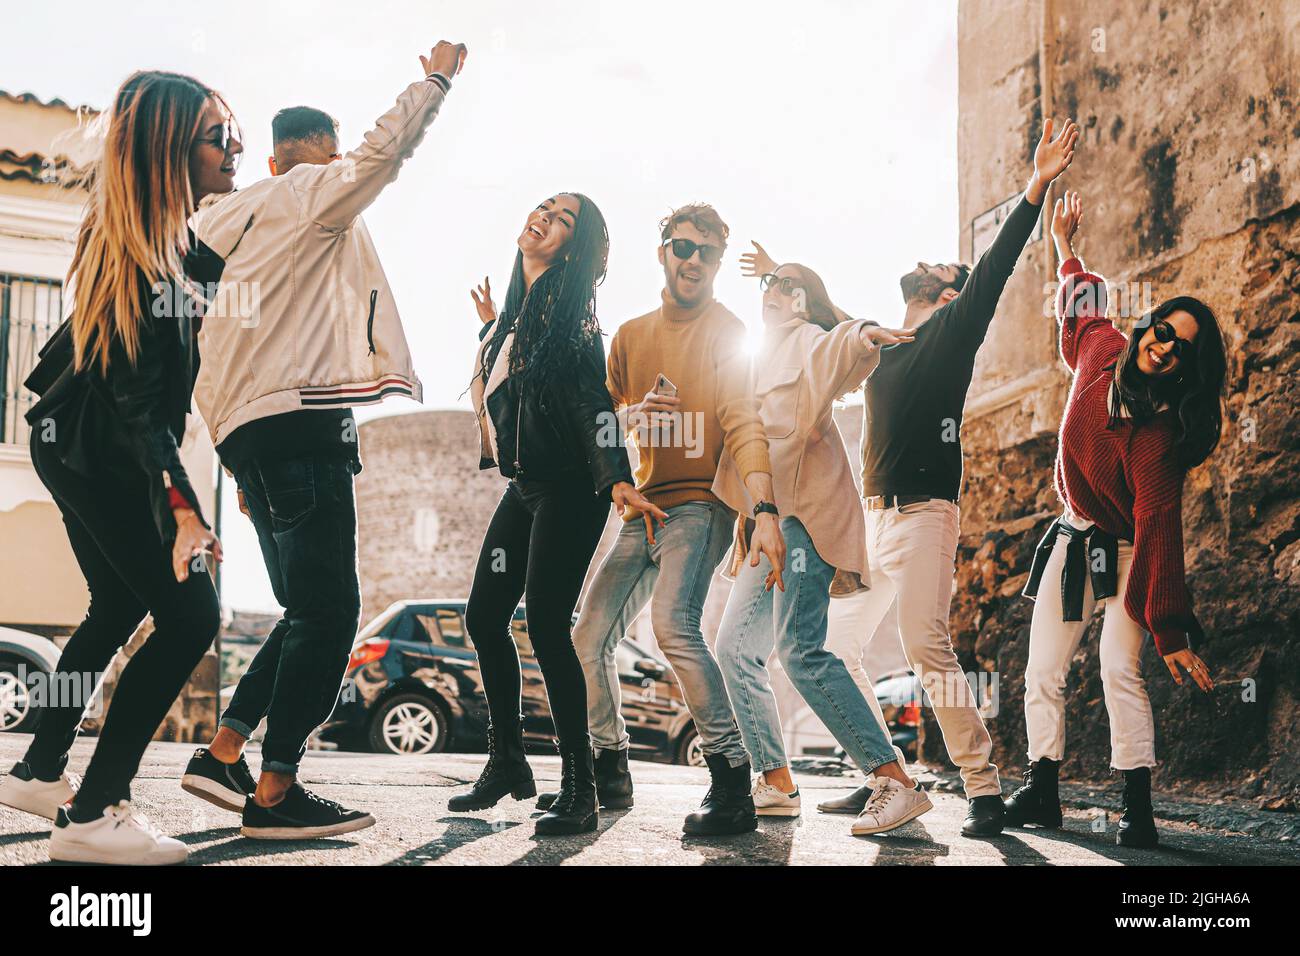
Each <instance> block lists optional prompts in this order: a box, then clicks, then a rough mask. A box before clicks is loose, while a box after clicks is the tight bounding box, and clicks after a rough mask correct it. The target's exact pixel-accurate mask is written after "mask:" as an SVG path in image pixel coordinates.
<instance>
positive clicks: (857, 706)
mask: <svg viewBox="0 0 1300 956" xmlns="http://www.w3.org/2000/svg"><path fill="white" fill-rule="evenodd" d="M781 533H782V534H783V535H784V536H785V545H786V567H785V574H784V576H783V579H784V584H785V590H784V591H781V590H778V589H777V588H775V587H774V588H773V589H772V590H770V591H769V590H767V586H766V581H767V575H768V571H769V570H770V569H771V565H770V564H769V563H768V560H767V558H766V557H763V558H760V559H759V563H758V566H757V567H752V566H751V565H750V563H749V561H745V562H744V563H743V564H742V565H741V570H740V572H739V574H737V575H736V583H735V584H734V585H733V586H732V589H731V596H730V598H729V599H728V601H727V609H726V611H725V612H723V615H722V625H721V627H720V628H719V629H718V645H717V651H718V662H719V663H720V664H721V665H722V675H723V677H724V678H725V679H726V682H727V691H728V693H730V695H731V703H732V705H733V706H734V707H735V709H736V719H737V720H738V722H739V724H740V732H741V735H742V736H743V737H744V740H745V748H746V749H747V750H748V751H749V755H750V758H751V759H752V761H753V765H754V769H755V770H756V771H760V772H761V771H766V770H775V769H776V768H777V767H785V766H788V765H789V760H788V759H787V757H786V754H785V746H784V744H783V740H782V732H781V716H780V714H779V713H778V712H777V706H776V697H775V696H773V694H772V687H771V684H770V683H769V680H768V672H767V661H768V658H770V657H771V656H772V652H773V650H774V649H775V651H776V653H777V655H778V657H779V659H780V661H781V666H782V667H783V668H785V672H786V674H787V675H789V677H790V681H791V683H793V684H794V686H795V690H797V691H798V692H799V695H800V696H801V697H802V698H803V699H804V701H806V702H807V704H808V706H809V707H810V708H812V711H813V713H815V714H816V715H817V717H818V718H819V719H820V720H821V722H822V723H823V724H825V725H826V729H827V730H829V731H830V732H831V736H833V737H834V738H835V739H836V741H838V742H839V744H840V746H841V747H843V748H844V751H845V753H847V754H848V755H849V757H850V759H852V760H853V762H854V763H856V764H857V765H858V766H859V767H861V768H862V770H864V771H865V772H867V773H871V772H872V771H873V770H875V769H876V768H877V767H880V766H883V765H884V764H887V763H890V762H891V761H894V760H896V759H897V755H896V754H895V751H894V747H893V744H892V743H891V742H890V739H889V735H888V734H887V733H886V732H885V731H884V730H883V729H882V727H881V724H880V723H879V722H878V721H877V720H876V717H875V715H874V714H873V713H872V710H871V707H870V705H869V704H868V703H867V701H866V699H865V698H864V697H863V694H862V691H861V690H860V689H859V688H858V685H857V684H856V683H855V682H854V680H853V677H852V675H851V674H849V670H848V668H847V667H845V666H844V662H843V661H842V660H840V659H839V658H838V657H836V656H835V655H834V654H832V653H831V652H830V651H828V650H826V614H827V608H828V605H829V604H830V585H831V578H833V577H834V576H835V568H833V567H832V566H831V565H829V564H827V563H826V562H825V561H823V560H822V558H821V555H819V554H818V553H817V549H816V548H815V547H814V546H813V542H812V539H811V538H810V537H809V536H808V531H807V529H806V528H805V527H804V526H803V523H802V522H801V521H800V520H799V519H798V518H795V517H786V518H782V519H781Z"/></svg>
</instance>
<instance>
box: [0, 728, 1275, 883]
mask: <svg viewBox="0 0 1300 956" xmlns="http://www.w3.org/2000/svg"><path fill="white" fill-rule="evenodd" d="M27 740H28V738H27V737H26V736H24V735H17V734H6V735H2V736H0V766H2V767H4V768H8V767H10V766H12V764H13V763H14V761H16V760H17V759H18V758H19V757H20V756H21V755H22V752H23V750H24V748H25V747H26V745H27ZM93 746H94V741H93V740H89V739H83V740H81V741H79V742H78V743H77V746H76V748H75V749H74V751H73V756H72V767H73V769H74V770H81V769H82V768H84V766H85V764H86V761H87V759H88V758H89V754H90V751H91V748H92V747H93ZM193 750H194V747H193V745H190V744H167V743H155V744H152V745H151V746H150V748H149V751H148V753H147V754H146V755H145V759H144V763H143V765H142V766H141V770H140V775H139V776H138V777H137V779H136V782H135V785H134V789H133V793H134V798H135V803H136V805H137V806H138V807H139V808H140V809H141V810H143V811H144V812H145V813H146V814H147V815H148V816H149V817H150V819H151V820H153V821H154V822H155V823H156V824H157V825H158V826H159V827H160V829H162V830H163V832H165V833H168V834H171V835H174V836H176V837H178V838H179V839H181V840H183V841H184V842H185V843H187V844H188V845H189V847H190V851H191V854H190V863H191V865H208V866H211V865H219V864H224V865H229V864H242V865H258V866H271V865H277V864H307V865H317V866H319V865H346V864H362V865H375V864H396V865H426V864H434V863H437V864H519V865H525V864H558V863H565V864H588V865H594V864H669V865H676V866H693V865H700V864H828V863H829V864H851V865H872V864H877V865H881V864H910V865H937V866H960V865H995V866H1011V865H1017V866H1018V865H1057V866H1060V865H1083V866H1147V865H1163V866H1188V865H1190V866H1198V865H1202V866H1203V865H1224V864H1227V865H1233V864H1246V865H1258V864H1270V863H1271V864H1292V865H1294V864H1297V863H1300V848H1297V847H1296V846H1295V845H1294V844H1292V843H1286V842H1278V841H1276V840H1266V839H1260V838H1257V837H1252V836H1247V835H1243V834H1232V833H1228V832H1224V831H1220V830H1213V829H1207V828H1202V827H1198V826H1194V825H1192V826H1189V825H1186V824H1178V823H1170V824H1165V823H1162V824H1161V842H1162V844H1163V845H1162V847H1161V848H1160V849H1159V850H1152V851H1143V850H1126V849H1121V848H1119V847H1117V846H1115V843H1114V817H1113V816H1112V817H1111V822H1110V823H1109V825H1108V828H1107V831H1106V832H1096V830H1095V829H1094V826H1095V824H1094V821H1093V818H1092V817H1091V815H1089V814H1088V813H1086V812H1081V811H1069V816H1068V819H1067V823H1066V828H1065V830H1064V831H1058V832H1050V831H1038V830H1023V831H1010V832H1009V833H1007V834H1004V835H1003V836H1001V837H998V838H994V839H984V840H973V839H967V838H964V837H962V836H961V835H960V833H959V827H960V825H961V820H962V816H963V814H964V813H965V810H966V802H965V800H964V799H962V798H961V797H960V796H958V795H957V794H954V793H948V792H940V791H939V790H938V789H935V790H932V791H931V799H932V800H933V801H934V804H935V807H934V809H933V810H931V811H930V812H929V813H928V814H926V815H925V816H923V817H921V818H920V819H918V820H916V821H913V822H912V823H910V824H908V825H906V826H905V827H903V828H901V829H899V830H895V831H893V832H892V833H889V834H885V835H883V836H878V837H853V836H851V835H850V834H849V824H850V822H851V818H849V817H844V816H830V815H826V814H820V813H817V812H816V804H817V802H818V801H819V800H821V799H824V798H825V797H827V796H828V795H837V794H840V793H843V792H845V791H846V790H848V789H850V788H852V787H853V786H856V783H857V781H856V779H855V778H851V777H828V776H823V775H813V774H799V775H797V777H798V783H799V787H800V790H801V791H802V793H803V807H804V814H803V816H802V817H799V818H797V819H779V818H760V822H759V829H758V832H756V833H751V834H746V835H744V836H741V837H734V838H725V839H708V840H705V839H695V838H690V837H685V836H683V835H682V832H681V824H682V817H683V815H684V814H686V813H687V812H689V811H690V810H691V809H693V808H694V807H695V806H696V804H697V803H698V801H699V798H700V797H701V796H702V795H703V792H704V789H705V787H706V786H707V777H708V775H707V773H706V772H705V771H703V770H698V769H695V768H689V767H671V766H664V765H660V764H651V763H644V762H634V763H633V765H632V772H633V777H634V778H635V781H636V806H635V808H634V809H632V810H629V811H622V812H614V813H604V814H602V815H601V820H600V828H599V830H598V831H597V832H596V833H591V834H584V835H581V836H576V837H563V838H550V839H544V840H539V839H535V838H534V837H533V827H532V820H533V819H534V817H535V816H536V811H534V809H533V806H532V801H528V802H526V803H516V802H514V801H512V800H510V799H509V798H507V799H506V800H505V801H503V802H502V803H500V804H498V805H497V807H496V808H494V809H493V810H489V811H485V812H482V813H475V814H452V813H449V812H448V811H447V800H448V799H449V798H450V797H451V796H452V795H453V794H455V793H457V792H459V791H461V790H462V789H463V788H464V786H465V785H466V784H467V783H468V782H469V781H472V780H473V779H474V778H475V777H476V776H477V775H478V772H479V769H480V768H481V767H482V765H483V760H484V758H483V757H482V756H481V755H470V754H437V755H432V756H427V757H392V756H379V755H374V754H350V753H333V752H312V753H309V754H308V756H307V758H306V760H305V762H304V764H303V771H302V780H303V782H304V783H305V784H306V785H308V786H309V787H311V788H312V789H314V790H317V791H318V792H319V793H321V794H322V795H324V796H326V797H329V798H331V799H334V800H338V801H340V802H342V803H344V804H345V805H348V806H353V807H360V808H365V809H367V810H370V811H371V812H373V813H374V814H375V816H376V818H377V819H378V823H377V824H376V825H375V826H374V827H373V828H371V829H369V830H365V831H362V832H361V833H357V834H349V835H347V836H345V837H341V838H338V839H329V840H309V841H301V842H262V841H256V840H247V839H244V838H243V837H241V836H240V835H239V819H238V817H236V816H235V815H234V814H228V813H225V812H224V811H221V810H219V809H217V808H216V807H213V806H211V805H209V804H207V803H204V802H202V801H200V800H198V799H196V798H194V797H191V796H190V795H188V794H186V793H185V792H184V791H182V790H181V789H180V784H179V780H180V776H181V772H182V770H183V768H184V766H185V762H186V761H187V760H188V759H189V756H190V754H191V753H192V752H193ZM250 758H251V759H250V763H251V765H252V766H253V768H254V770H256V768H257V765H258V756H257V754H255V753H253V754H250ZM530 763H531V764H532V766H533V770H534V773H535V774H536V776H537V781H538V786H539V788H540V789H547V788H551V787H552V786H554V785H555V784H556V782H557V780H558V778H559V760H558V758H554V757H531V758H530ZM48 832H49V824H48V823H46V822H45V821H43V820H41V819H39V818H37V817H33V816H30V815H28V814H24V813H19V812H17V811H13V810H8V809H6V808H2V807H0V864H3V865H30V864H41V863H48V857H47V855H46V835H47V834H48Z"/></svg>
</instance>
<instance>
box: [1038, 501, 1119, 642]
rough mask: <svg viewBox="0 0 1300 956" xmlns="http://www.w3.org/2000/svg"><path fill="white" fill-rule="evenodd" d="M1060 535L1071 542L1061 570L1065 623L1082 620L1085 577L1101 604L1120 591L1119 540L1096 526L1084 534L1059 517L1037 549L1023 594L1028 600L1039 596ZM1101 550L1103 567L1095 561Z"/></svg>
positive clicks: (1063, 618) (1084, 531) (1062, 615)
mask: <svg viewBox="0 0 1300 956" xmlns="http://www.w3.org/2000/svg"><path fill="white" fill-rule="evenodd" d="M1060 534H1064V535H1066V536H1067V537H1068V538H1069V539H1070V540H1069V542H1068V543H1067V544H1066V550H1065V565H1064V567H1063V568H1062V569H1061V609H1062V611H1063V613H1062V614H1061V620H1063V621H1082V620H1083V583H1084V578H1085V576H1088V577H1091V579H1092V595H1093V597H1094V598H1095V599H1096V600H1098V601H1101V600H1104V599H1105V598H1109V597H1114V596H1115V595H1116V594H1117V593H1118V591H1119V539H1118V538H1117V537H1115V536H1114V535H1113V534H1109V533H1107V532H1105V531H1103V530H1101V528H1098V527H1097V526H1096V525H1093V526H1092V527H1091V528H1088V529H1086V530H1083V531H1081V530H1079V529H1078V528H1076V527H1074V525H1072V524H1070V523H1069V522H1068V521H1066V520H1065V519H1064V518H1057V519H1056V520H1055V521H1053V522H1052V524H1051V526H1050V527H1049V528H1048V529H1047V533H1046V534H1045V535H1043V540H1041V541H1039V542H1038V547H1037V548H1035V549H1034V560H1033V563H1032V564H1031V565H1030V567H1029V580H1028V581H1026V582H1025V589H1024V591H1022V592H1021V593H1022V594H1024V596H1025V597H1029V598H1032V597H1037V596H1038V585H1039V584H1040V583H1041V582H1042V579H1043V570H1044V569H1045V568H1046V567H1047V560H1048V558H1050V557H1051V556H1052V549H1053V548H1054V547H1056V538H1057V536H1058V535H1060ZM1098 550H1100V551H1101V559H1102V560H1101V561H1100V567H1098V563H1099V562H1097V561H1094V560H1092V555H1093V554H1094V552H1096V551H1098Z"/></svg>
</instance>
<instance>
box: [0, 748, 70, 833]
mask: <svg viewBox="0 0 1300 956" xmlns="http://www.w3.org/2000/svg"><path fill="white" fill-rule="evenodd" d="M79 786H81V778H80V777H78V776H77V775H76V774H75V773H68V772H67V771H66V770H65V771H63V774H62V776H60V777H59V779H58V780H53V781H45V780H37V779H36V778H35V777H34V776H32V771H31V768H30V767H28V766H27V762H26V761H24V760H20V761H18V763H16V764H14V767H13V769H12V770H10V771H9V773H8V775H7V776H5V777H4V778H3V779H0V803H2V804H4V805H5V806H6V807H13V808H14V809H15V810H22V811H23V812H24V813H34V814H36V815H37V816H38V817H44V818H45V819H47V820H53V819H54V816H55V814H57V813H58V811H59V807H61V806H63V805H64V804H65V803H67V802H68V801H69V800H71V799H72V798H73V797H74V796H76V795H77V788H78V787H79Z"/></svg>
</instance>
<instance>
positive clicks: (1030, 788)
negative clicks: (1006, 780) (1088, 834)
mask: <svg viewBox="0 0 1300 956" xmlns="http://www.w3.org/2000/svg"><path fill="white" fill-rule="evenodd" d="M1060 767H1061V764H1060V762H1059V761H1056V760H1049V759H1047V758H1046V757H1044V758H1043V759H1042V760H1035V761H1034V762H1033V763H1031V764H1030V765H1029V769H1028V770H1026V771H1025V784H1024V786H1022V787H1020V788H1018V789H1017V790H1016V792H1015V793H1013V794H1012V795H1011V796H1009V797H1007V798H1006V800H1004V801H1002V803H1003V806H1004V807H1006V811H1007V815H1006V819H1005V821H1004V822H1005V824H1006V825H1007V826H1009V827H1023V826H1024V825H1025V824H1027V823H1032V824H1034V825H1035V826H1040V827H1047V828H1048V829H1050V830H1059V829H1060V828H1061V796H1060V792H1059V791H1058V790H1057V772H1058V771H1059V770H1060Z"/></svg>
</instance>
